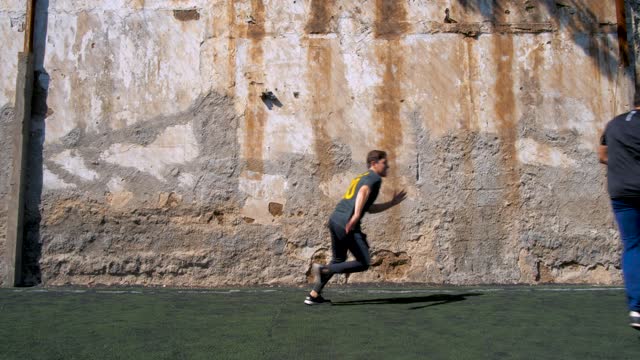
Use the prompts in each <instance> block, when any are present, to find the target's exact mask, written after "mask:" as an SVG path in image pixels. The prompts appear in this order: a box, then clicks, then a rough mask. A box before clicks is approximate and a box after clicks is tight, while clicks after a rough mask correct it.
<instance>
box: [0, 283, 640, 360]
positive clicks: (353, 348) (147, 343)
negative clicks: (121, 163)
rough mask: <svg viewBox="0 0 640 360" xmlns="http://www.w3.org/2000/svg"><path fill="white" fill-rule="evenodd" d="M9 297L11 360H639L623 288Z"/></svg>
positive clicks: (0, 322)
mask: <svg viewBox="0 0 640 360" xmlns="http://www.w3.org/2000/svg"><path fill="white" fill-rule="evenodd" d="M304 295H305V290H300V289H279V288H277V289H255V290H248V289H240V290H175V289H174V290H168V289H126V290H121V289H104V290H95V289H75V290H74V289H18V290H14V289H3V290H0V359H21V360H22V359H367V360H371V359H639V358H640V332H639V331H634V330H633V329H631V328H630V327H629V326H628V325H627V322H628V319H627V311H626V305H625V298H624V292H623V291H622V290H621V289H615V288H595V289H594V288H576V287H569V288H558V287H510V288H442V289H440V288H429V289H418V288H410V289H406V288H390V289H388V290H385V289H381V288H375V289H366V288H338V287H334V288H332V289H328V290H327V291H326V294H325V296H326V297H327V298H331V299H332V300H333V302H334V305H332V306H328V305H327V306H314V307H310V306H305V305H304V304H303V303H302V300H303V299H304Z"/></svg>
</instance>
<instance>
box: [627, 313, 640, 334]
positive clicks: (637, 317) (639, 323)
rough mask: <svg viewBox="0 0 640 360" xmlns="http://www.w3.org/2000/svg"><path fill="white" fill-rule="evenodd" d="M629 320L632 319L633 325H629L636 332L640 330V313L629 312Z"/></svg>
mask: <svg viewBox="0 0 640 360" xmlns="http://www.w3.org/2000/svg"><path fill="white" fill-rule="evenodd" d="M629 318H630V319H631V323H629V325H631V327H632V328H634V329H636V330H640V312H637V311H631V312H629Z"/></svg>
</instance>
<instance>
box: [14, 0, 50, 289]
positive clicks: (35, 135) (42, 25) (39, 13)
mask: <svg viewBox="0 0 640 360" xmlns="http://www.w3.org/2000/svg"><path fill="white" fill-rule="evenodd" d="M48 18H49V0H39V1H36V8H35V21H34V34H33V62H34V71H35V74H34V84H33V96H32V99H31V132H30V134H29V150H28V154H29V155H28V160H27V168H26V188H25V204H24V206H25V213H24V234H23V243H22V279H21V283H20V285H22V286H35V285H38V284H40V283H41V282H42V273H41V269H40V259H41V257H42V241H41V236H40V222H41V220H42V214H41V210H40V203H41V198H42V185H43V148H44V140H45V119H46V117H47V115H48V106H47V95H48V89H49V74H48V73H47V71H46V70H45V68H44V57H45V50H46V39H47V26H48Z"/></svg>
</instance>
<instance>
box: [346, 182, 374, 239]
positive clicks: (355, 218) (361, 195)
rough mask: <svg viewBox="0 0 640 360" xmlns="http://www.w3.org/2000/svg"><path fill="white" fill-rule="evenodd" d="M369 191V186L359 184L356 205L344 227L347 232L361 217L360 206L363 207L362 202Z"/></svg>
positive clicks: (364, 202)
mask: <svg viewBox="0 0 640 360" xmlns="http://www.w3.org/2000/svg"><path fill="white" fill-rule="evenodd" d="M370 193H371V189H369V186H367V185H363V186H361V187H360V190H358V195H356V206H355V208H354V209H353V215H352V216H351V219H349V222H348V223H347V226H346V227H345V228H344V230H345V231H346V233H347V234H348V233H349V232H350V231H351V229H352V228H353V227H354V226H355V224H357V223H358V221H359V220H360V218H361V217H362V208H364V204H366V203H367V199H369V194H370Z"/></svg>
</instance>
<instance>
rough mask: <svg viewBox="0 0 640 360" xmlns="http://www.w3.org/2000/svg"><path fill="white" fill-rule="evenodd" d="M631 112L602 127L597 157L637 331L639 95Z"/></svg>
mask: <svg viewBox="0 0 640 360" xmlns="http://www.w3.org/2000/svg"><path fill="white" fill-rule="evenodd" d="M633 105H634V110H632V111H630V112H627V113H624V114H621V115H618V116H616V117H615V118H614V119H613V120H611V121H610V122H609V123H608V124H607V126H606V127H605V130H604V133H603V134H602V137H601V138H600V147H599V149H598V157H599V158H600V162H601V163H603V164H606V165H607V187H608V191H609V196H610V197H611V206H612V208H613V213H614V215H615V218H616V222H617V223H618V229H619V230H620V238H621V239H622V245H623V249H622V273H623V276H624V284H625V289H626V293H627V302H628V305H629V317H630V320H631V322H630V325H631V327H633V328H635V329H637V330H640V92H638V93H636V96H635V98H634V101H633Z"/></svg>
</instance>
